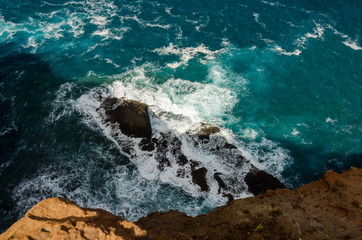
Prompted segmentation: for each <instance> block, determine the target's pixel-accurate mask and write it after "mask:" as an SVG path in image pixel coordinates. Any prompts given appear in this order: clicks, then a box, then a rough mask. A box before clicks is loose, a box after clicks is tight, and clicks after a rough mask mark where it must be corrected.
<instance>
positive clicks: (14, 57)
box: [0, 0, 362, 232]
mask: <svg viewBox="0 0 362 240" xmlns="http://www.w3.org/2000/svg"><path fill="white" fill-rule="evenodd" d="M361 17H362V2H361V1H357V0H356V1H353V0H350V1H342V0H334V1H326V0H325V1H317V2H316V1H306V0H302V1H297V0H295V1H286V0H285V1H278V2H276V1H255V0H245V1H235V0H225V1H215V0H211V1H199V2H197V1H189V0H184V1H161V0H153V1H145V0H138V1H129V0H127V1H118V0H116V1H106V0H84V1H77V0H74V1H65V0H53V1H29V0H28V1H19V0H12V1H7V0H0V113H1V115H0V123H1V125H0V232H2V231H4V230H5V229H6V228H8V227H9V226H10V225H11V224H12V223H13V222H14V221H16V220H17V219H19V218H20V217H21V216H22V215H23V214H24V213H25V212H26V211H27V210H29V208H30V207H31V206H32V205H34V204H35V203H37V202H38V201H40V200H42V199H44V198H47V197H53V196H63V197H67V198H69V199H71V200H73V201H75V202H76V203H78V204H81V205H82V206H86V207H93V208H95V207H97V208H104V209H107V210H110V211H112V212H113V213H115V214H118V215H121V216H123V217H125V218H126V219H128V220H136V219H138V218H139V217H141V216H144V215H146V214H147V213H149V212H151V211H166V210H169V209H178V210H180V211H183V212H186V213H187V214H190V215H197V214H201V213H205V212H208V211H210V210H211V209H213V208H215V207H216V206H219V205H221V204H224V203H225V202H226V199H224V198H223V197H222V196H220V195H218V194H215V191H214V192H213V191H211V192H210V193H208V194H206V193H201V192H200V190H199V189H198V188H197V187H195V186H194V185H192V184H190V183H189V182H187V181H177V180H175V176H174V175H175V174H174V172H172V171H164V172H160V171H158V170H157V169H155V166H153V165H152V161H151V160H150V161H147V159H145V158H140V159H130V158H128V157H127V156H126V155H125V154H124V153H122V151H121V150H120V146H119V144H117V143H116V142H115V141H114V140H113V139H112V137H110V132H109V131H110V129H109V128H107V126H105V125H104V124H103V123H102V121H101V120H100V118H99V116H98V115H97V112H96V108H97V107H99V102H98V101H97V100H96V99H97V96H99V95H102V96H108V95H112V96H117V97H125V98H129V99H136V100H139V101H142V102H145V103H147V104H148V105H149V106H150V109H151V110H152V112H153V113H154V115H153V119H152V127H153V128H154V129H158V130H160V129H161V130H162V129H167V130H170V131H172V132H174V133H175V134H179V135H180V134H182V133H184V132H185V131H187V130H188V129H190V128H193V127H194V126H195V125H197V124H198V123H200V122H206V123H210V124H214V125H217V126H219V127H220V128H221V129H222V133H221V134H222V135H223V136H224V137H226V138H227V139H228V140H229V141H231V142H233V143H234V144H235V145H237V146H238V148H239V150H241V151H242V152H243V153H244V155H245V157H246V158H247V159H249V160H250V161H251V162H252V163H253V164H254V165H256V166H257V167H259V168H262V169H264V170H266V171H268V172H270V173H271V174H273V175H275V176H277V177H278V178H279V179H280V180H282V181H283V182H284V183H285V184H286V185H288V186H289V187H291V188H295V187H297V186H299V185H302V184H305V183H308V182H310V181H313V180H316V179H318V178H320V177H321V176H322V174H323V172H324V171H326V170H327V169H334V170H336V171H342V170H345V169H348V168H349V167H351V166H357V167H362V159H361V153H362V148H361V146H362V133H361V130H362V124H361V120H360V119H361V117H362V99H361V96H362V94H361V92H362V39H361V36H362V27H361ZM165 112H168V114H164V113H165ZM161 130H160V131H161ZM134 141H136V142H137V139H135V140H134ZM182 150H183V152H184V153H185V155H187V156H192V157H193V158H194V159H196V160H198V161H201V162H203V164H206V165H208V166H211V167H215V168H218V169H220V171H223V174H225V175H226V174H230V175H231V176H234V175H235V176H238V175H242V174H243V171H242V169H238V168H235V167H232V166H231V167H230V166H226V165H225V164H224V163H221V162H218V161H219V160H218V159H219V158H218V157H217V156H214V155H212V154H211V153H210V152H208V151H207V150H203V151H198V149H195V148H193V147H192V146H189V147H185V148H184V149H182ZM145 161H146V162H147V164H145ZM247 195H248V193H247V192H241V193H240V194H239V195H238V196H237V197H243V196H247Z"/></svg>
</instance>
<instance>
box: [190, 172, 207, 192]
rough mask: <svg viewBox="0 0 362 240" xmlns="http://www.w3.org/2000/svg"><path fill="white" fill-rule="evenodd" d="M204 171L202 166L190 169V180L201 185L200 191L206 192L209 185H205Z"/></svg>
mask: <svg viewBox="0 0 362 240" xmlns="http://www.w3.org/2000/svg"><path fill="white" fill-rule="evenodd" d="M206 173H207V169H206V168H204V167H202V168H199V169H192V171H191V175H192V181H193V182H194V183H195V184H197V185H199V186H200V187H201V191H204V192H208V191H209V190H210V189H209V186H208V185H207V180H206Z"/></svg>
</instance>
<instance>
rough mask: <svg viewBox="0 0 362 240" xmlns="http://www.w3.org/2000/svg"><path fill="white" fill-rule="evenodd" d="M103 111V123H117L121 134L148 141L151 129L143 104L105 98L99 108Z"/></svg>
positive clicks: (146, 109)
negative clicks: (104, 115) (104, 116)
mask: <svg viewBox="0 0 362 240" xmlns="http://www.w3.org/2000/svg"><path fill="white" fill-rule="evenodd" d="M100 107H101V108H103V109H104V110H105V114H106V118H105V119H104V120H105V121H109V122H111V123H118V124H119V128H120V129H121V131H122V133H124V134H126V135H128V136H133V137H142V138H147V139H150V138H151V136H152V128H151V123H150V118H149V115H148V107H147V105H146V104H144V103H140V102H138V101H134V100H123V101H122V102H120V100H119V99H117V98H111V97H109V98H106V99H105V100H104V101H103V102H102V104H101V106H100Z"/></svg>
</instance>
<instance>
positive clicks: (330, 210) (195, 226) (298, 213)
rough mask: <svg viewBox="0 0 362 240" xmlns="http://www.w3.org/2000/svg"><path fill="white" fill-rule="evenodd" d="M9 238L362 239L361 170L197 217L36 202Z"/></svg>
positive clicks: (1, 238) (65, 202) (328, 175)
mask: <svg viewBox="0 0 362 240" xmlns="http://www.w3.org/2000/svg"><path fill="white" fill-rule="evenodd" d="M4 239H29V240H33V239H115V240H116V239H125V240H127V239H159V240H162V239H185V240H186V239H188V240H189V239H209V240H212V239H248V240H252V239H253V240H256V239H360V240H361V239H362V169H357V168H353V167H352V168H351V169H350V170H348V171H345V172H343V173H342V174H337V173H335V172H333V171H327V172H326V173H325V175H324V179H321V180H319V181H316V182H313V183H310V184H307V185H305V186H303V187H300V188H299V189H297V190H295V191H291V190H288V189H278V190H272V191H267V192H266V193H265V194H262V195H258V196H256V197H250V198H245V199H238V200H234V201H231V202H229V204H228V205H226V206H222V207H219V208H217V209H215V210H214V211H212V212H210V213H208V214H205V215H200V216H197V217H195V218H193V217H189V216H187V215H185V214H184V213H181V212H178V211H174V210H171V211H169V212H166V213H159V212H154V213H150V214H149V215H147V216H146V217H143V218H141V219H140V220H139V221H137V222H128V221H125V220H124V219H123V218H121V217H118V216H115V215H113V214H111V213H109V212H107V211H104V210H100V209H87V208H81V207H78V206H77V205H75V204H74V203H73V202H71V201H69V200H67V199H63V198H50V199H46V200H43V201H41V202H40V203H38V204H37V205H35V206H34V207H33V208H32V209H30V211H29V212H27V213H26V215H25V216H24V217H23V218H22V219H20V220H19V221H18V222H16V223H14V224H13V225H12V226H11V227H10V228H9V229H8V230H7V231H6V232H5V233H3V234H2V235H0V240H4Z"/></svg>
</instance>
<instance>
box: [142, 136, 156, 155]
mask: <svg viewBox="0 0 362 240" xmlns="http://www.w3.org/2000/svg"><path fill="white" fill-rule="evenodd" d="M139 147H140V149H141V150H142V151H148V152H151V151H153V150H155V145H154V143H153V142H152V141H150V140H148V139H146V138H143V139H142V140H141V142H140V143H139Z"/></svg>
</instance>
